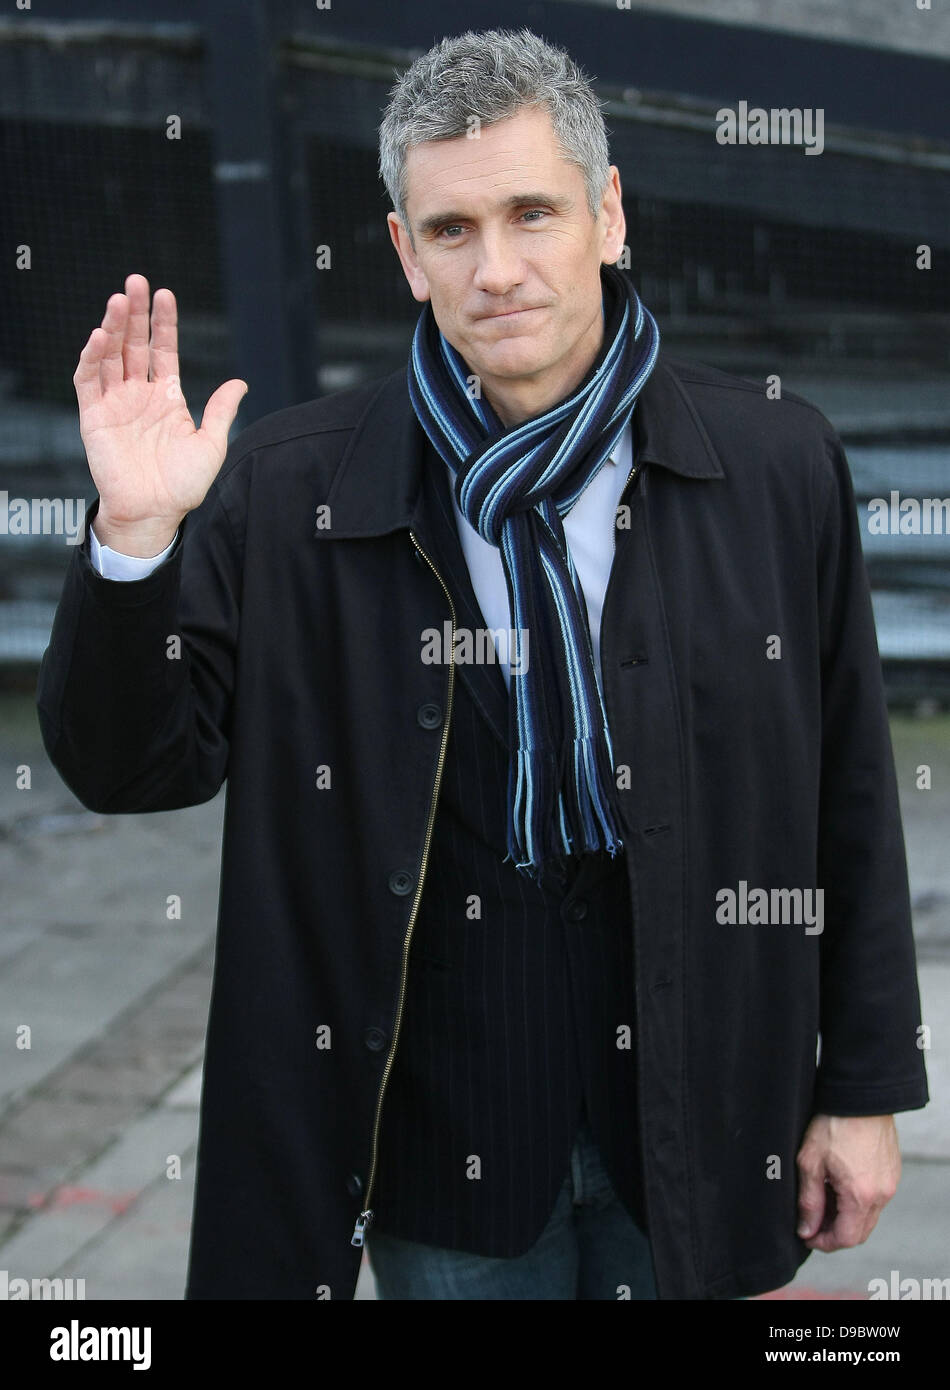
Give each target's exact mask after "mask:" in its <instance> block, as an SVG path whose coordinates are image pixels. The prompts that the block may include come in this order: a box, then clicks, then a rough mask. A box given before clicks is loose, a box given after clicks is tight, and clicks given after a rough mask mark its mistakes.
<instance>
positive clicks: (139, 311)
mask: <svg viewBox="0 0 950 1390" xmlns="http://www.w3.org/2000/svg"><path fill="white" fill-rule="evenodd" d="M125 293H126V295H127V296H128V300H129V319H128V323H127V325H126V330H125V341H124V342H123V344H122V363H123V366H124V368H125V379H126V381H148V281H147V280H146V278H145V276H144V275H128V276H126V280H125Z"/></svg>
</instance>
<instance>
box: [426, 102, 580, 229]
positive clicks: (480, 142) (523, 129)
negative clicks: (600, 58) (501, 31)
mask: <svg viewBox="0 0 950 1390" xmlns="http://www.w3.org/2000/svg"><path fill="white" fill-rule="evenodd" d="M542 179H543V182H544V184H545V185H551V186H552V187H555V186H556V187H557V188H558V189H567V188H570V187H572V186H573V184H574V182H575V181H577V180H579V181H581V182H582V181H583V176H582V174H581V172H580V170H579V169H578V167H577V165H575V164H572V163H571V162H570V161H569V160H566V159H565V158H564V156H563V153H562V151H561V148H560V146H559V144H558V142H557V137H556V136H555V134H554V127H553V125H552V124H551V116H550V113H549V111H548V110H547V109H546V108H545V107H536V106H534V107H525V108H522V109H521V110H520V111H518V112H516V113H515V115H513V116H507V117H506V118H505V119H504V120H502V121H495V122H493V123H492V124H491V125H483V126H482V127H481V128H480V130H479V132H478V134H477V136H475V137H472V138H470V137H469V136H467V135H459V136H454V137H453V138H452V139H450V140H424V141H422V142H421V143H420V144H418V145H412V146H410V148H409V150H408V151H407V154H406V203H407V207H409V206H410V205H411V215H412V217H413V220H415V219H416V218H417V217H422V216H424V215H425V214H426V212H427V211H429V210H430V205H434V204H435V203H436V202H439V203H441V202H442V201H443V200H444V199H445V198H446V197H447V196H449V195H450V194H451V195H452V197H453V201H458V200H460V199H462V198H466V199H467V200H469V201H471V202H476V201H480V200H489V199H490V200H494V199H497V198H500V197H503V196H505V195H506V194H511V193H513V192H516V191H518V189H519V188H521V187H532V188H533V187H535V186H536V185H538V184H539V183H540V182H541V180H542ZM525 180H527V181H528V182H527V183H525Z"/></svg>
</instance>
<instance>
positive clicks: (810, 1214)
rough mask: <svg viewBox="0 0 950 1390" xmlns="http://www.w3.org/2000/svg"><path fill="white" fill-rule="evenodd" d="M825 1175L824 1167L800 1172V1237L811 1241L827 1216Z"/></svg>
mask: <svg viewBox="0 0 950 1390" xmlns="http://www.w3.org/2000/svg"><path fill="white" fill-rule="evenodd" d="M825 1197H826V1194H825V1173H824V1169H823V1168H822V1167H820V1166H819V1167H818V1168H817V1169H814V1168H813V1169H809V1170H807V1171H806V1170H804V1169H800V1170H799V1180H798V1235H799V1236H800V1237H801V1238H802V1240H809V1239H810V1238H811V1237H812V1236H813V1235H815V1234H816V1232H817V1231H818V1230H819V1229H820V1227H821V1223H822V1221H823V1219H824V1215H825Z"/></svg>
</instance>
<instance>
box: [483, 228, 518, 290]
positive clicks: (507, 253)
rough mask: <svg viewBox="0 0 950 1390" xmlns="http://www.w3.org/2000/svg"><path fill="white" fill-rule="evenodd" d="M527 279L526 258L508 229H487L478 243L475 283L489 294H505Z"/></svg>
mask: <svg viewBox="0 0 950 1390" xmlns="http://www.w3.org/2000/svg"><path fill="white" fill-rule="evenodd" d="M523 281H524V261H523V259H522V257H521V255H520V253H519V252H518V250H517V248H516V247H515V245H514V244H513V242H512V241H511V239H510V238H509V237H508V236H507V235H506V234H505V232H504V231H500V230H498V229H488V230H485V231H484V232H483V233H482V235H481V237H480V239H479V243H478V251H477V256H476V262H475V275H474V278H473V284H474V287H475V289H477V290H483V291H484V292H485V294H493V295H499V296H504V295H506V294H509V293H510V292H511V291H512V290H513V289H516V288H517V286H518V285H520V284H522V283H523Z"/></svg>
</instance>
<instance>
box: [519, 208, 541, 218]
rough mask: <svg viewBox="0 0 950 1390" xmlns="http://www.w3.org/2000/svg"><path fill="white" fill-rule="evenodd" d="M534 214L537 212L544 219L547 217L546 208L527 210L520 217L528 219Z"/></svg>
mask: <svg viewBox="0 0 950 1390" xmlns="http://www.w3.org/2000/svg"><path fill="white" fill-rule="evenodd" d="M535 212H539V213H540V214H541V216H542V217H545V216H546V215H547V208H529V209H528V211H527V212H525V213H523V214H522V216H523V217H530V216H531V214H532V213H535Z"/></svg>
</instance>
